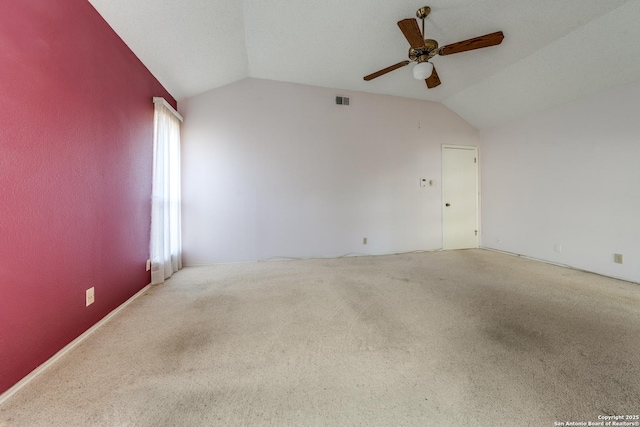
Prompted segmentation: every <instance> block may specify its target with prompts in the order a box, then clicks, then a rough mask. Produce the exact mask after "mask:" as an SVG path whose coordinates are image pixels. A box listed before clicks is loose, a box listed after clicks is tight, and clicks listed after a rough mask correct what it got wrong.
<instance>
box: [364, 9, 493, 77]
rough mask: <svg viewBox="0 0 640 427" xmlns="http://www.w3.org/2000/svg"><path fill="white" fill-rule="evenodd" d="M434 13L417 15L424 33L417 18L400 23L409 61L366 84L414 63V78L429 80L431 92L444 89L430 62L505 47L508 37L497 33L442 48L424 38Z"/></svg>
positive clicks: (377, 72) (427, 12)
mask: <svg viewBox="0 0 640 427" xmlns="http://www.w3.org/2000/svg"><path fill="white" fill-rule="evenodd" d="M429 13H431V8H430V7H429V6H425V7H421V8H420V9H418V11H417V12H416V16H417V17H418V18H419V19H421V20H422V33H420V28H419V27H418V21H416V20H415V19H413V18H407V19H403V20H402V21H398V27H400V31H402V34H404V36H405V38H406V39H407V41H408V42H409V45H410V46H411V47H410V48H409V61H402V62H398V63H397V64H395V65H392V66H390V67H387V68H384V69H382V70H380V71H376V72H375V73H373V74H369V75H368V76H365V77H364V79H365V80H366V81H369V80H373V79H375V78H376V77H380V76H382V75H384V74H387V73H389V72H391V71H393V70H397V69H398V68H402V67H404V66H405V65H409V64H410V63H411V62H417V65H416V66H415V67H414V69H413V76H414V77H415V78H416V79H418V80H423V79H424V80H425V81H426V83H427V87H428V88H429V89H431V88H434V87H436V86H438V85H440V83H441V82H440V78H439V77H438V73H437V72H436V69H435V67H434V66H433V64H432V63H431V62H429V60H430V59H431V58H433V57H434V56H436V55H451V54H454V53H460V52H466V51H468V50H474V49H481V48H483V47H489V46H495V45H499V44H500V43H502V39H504V34H503V33H502V31H498V32H496V33H491V34H485V35H484V36H479V37H475V38H472V39H469V40H463V41H461V42H458V43H453V44H449V45H446V46H443V47H438V42H437V41H435V40H432V39H425V38H424V20H425V18H426V17H427V16H429Z"/></svg>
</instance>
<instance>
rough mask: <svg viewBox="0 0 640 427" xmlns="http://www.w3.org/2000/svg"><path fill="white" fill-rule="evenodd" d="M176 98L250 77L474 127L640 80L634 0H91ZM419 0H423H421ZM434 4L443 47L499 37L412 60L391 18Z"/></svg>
mask: <svg viewBox="0 0 640 427" xmlns="http://www.w3.org/2000/svg"><path fill="white" fill-rule="evenodd" d="M89 1H90V2H91V4H93V6H94V7H95V8H96V9H97V10H98V11H99V12H100V14H102V16H103V17H104V18H105V19H106V20H107V22H108V23H109V24H110V25H111V26H112V27H113V29H114V30H115V31H116V32H117V33H118V34H119V35H120V37H121V38H122V39H123V40H124V41H125V43H127V45H128V46H129V47H130V48H131V50H133V52H134V53H135V54H136V55H137V56H138V57H139V58H140V59H141V60H142V62H143V63H144V64H145V65H146V66H147V67H148V68H149V70H150V71H151V72H152V73H153V74H154V75H155V76H156V77H157V78H158V80H160V82H161V83H162V84H163V85H164V86H165V87H166V88H167V90H169V92H170V93H171V94H172V95H173V96H174V97H175V98H176V99H178V100H181V99H184V98H187V97H190V96H193V95H197V94H199V93H202V92H205V91H208V90H211V89H214V88H217V87H220V86H224V85H226V84H229V83H231V82H234V81H236V80H240V79H243V78H246V77H254V78H261V79H270V80H279V81H286V82H293V83H302V84H309V85H315V86H324V87H331V88H336V89H344V90H354V91H364V92H371V93H379V94H387V95H396V96H403V97H409V98H417V99H423V100H429V101H437V102H442V103H443V104H445V105H446V106H448V107H449V108H451V109H452V110H454V111H455V112H457V113H458V114H460V115H461V116H462V117H464V118H465V119H466V120H467V121H469V122H470V123H471V124H473V125H474V126H476V127H477V128H478V129H486V128H489V127H492V126H495V125H498V124H501V123H504V122H506V121H508V120H511V119H514V118H517V117H520V116H523V115H526V114H530V113H533V112H536V111H541V110H545V109H548V108H551V107H553V106H556V105H560V104H563V103H566V102H569V101H571V100H574V99H578V98H580V97H582V96H585V95H587V94H590V93H594V92H597V91H600V90H604V89H606V88H608V87H611V86H615V85H619V84H624V83H628V82H631V81H635V80H639V79H640V55H638V53H639V52H640V25H638V24H637V21H638V20H639V19H640V1H638V0H536V1H531V0H422V1H413V2H409V1H406V0H322V1H318V0H314V1H311V0H243V1H240V0H89ZM423 2H424V3H423ZM426 5H428V6H430V7H431V9H432V12H431V15H429V17H428V18H427V21H426V36H427V38H433V39H436V40H438V42H439V43H440V45H441V46H443V45H447V44H450V43H454V42H457V41H461V40H464V39H468V38H471V37H475V36H479V35H483V34H487V33H491V32H494V31H498V30H502V31H503V32H504V34H505V39H504V41H503V43H502V44H501V45H500V46H496V47H490V48H486V49H480V50H477V51H472V52H464V53H459V54H455V55H450V56H443V57H439V56H438V57H435V58H434V59H433V60H432V62H433V63H434V64H435V66H436V68H437V70H438V74H439V76H440V79H441V80H442V85H440V86H438V87H437V88H435V89H427V88H426V85H425V84H424V82H423V81H417V80H414V79H413V77H412V75H411V66H407V67H404V68H402V69H399V70H396V71H393V72H392V73H389V74H387V75H385V76H382V77H379V78H377V79H375V80H372V81H370V82H365V81H364V80H363V79H362V77H363V76H365V75H367V74H370V73H372V72H374V71H377V70H379V69H382V68H385V67H387V66H389V65H392V64H395V63H397V62H400V61H403V60H405V59H406V57H407V52H408V48H409V46H408V43H407V41H406V40H405V39H404V37H403V35H402V33H401V32H400V30H399V29H398V27H397V25H396V22H397V21H399V20H401V19H404V18H410V17H415V11H416V10H417V9H418V8H419V7H421V6H426Z"/></svg>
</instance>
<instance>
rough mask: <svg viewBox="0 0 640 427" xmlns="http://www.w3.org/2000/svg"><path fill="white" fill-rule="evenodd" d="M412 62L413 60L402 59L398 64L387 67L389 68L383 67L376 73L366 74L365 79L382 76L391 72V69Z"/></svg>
mask: <svg viewBox="0 0 640 427" xmlns="http://www.w3.org/2000/svg"><path fill="white" fill-rule="evenodd" d="M410 62H411V61H402V62H398V63H397V64H395V65H392V66H390V67H387V68H385V69H383V70H380V71H376V72H375V73H373V74H369V75H368V76H365V77H364V79H365V80H366V81H369V80H373V79H375V78H376V77H380V76H382V75H383V74H387V73H390V72H391V71H393V70H397V69H398V68H402V67H404V66H405V65H409V63H410Z"/></svg>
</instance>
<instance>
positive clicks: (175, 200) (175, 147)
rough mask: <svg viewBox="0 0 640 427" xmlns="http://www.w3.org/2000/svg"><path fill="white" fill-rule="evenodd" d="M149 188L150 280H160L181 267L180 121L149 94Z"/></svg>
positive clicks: (160, 100) (171, 111) (163, 279)
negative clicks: (151, 113)
mask: <svg viewBox="0 0 640 427" xmlns="http://www.w3.org/2000/svg"><path fill="white" fill-rule="evenodd" d="M153 103H154V119H153V122H154V130H153V189H152V201H151V244H150V252H151V283H152V284H154V285H155V284H158V283H162V282H164V281H165V279H167V278H168V277H170V276H171V275H172V274H173V273H174V272H176V271H178V270H179V269H181V268H182V236H181V231H180V229H181V220H180V122H181V121H182V117H181V116H180V114H178V113H177V112H176V111H175V110H174V109H173V107H171V105H170V104H168V103H167V101H165V100H164V99H163V98H153Z"/></svg>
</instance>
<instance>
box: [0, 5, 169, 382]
mask: <svg viewBox="0 0 640 427" xmlns="http://www.w3.org/2000/svg"><path fill="white" fill-rule="evenodd" d="M153 96H163V97H165V99H167V100H168V101H169V102H170V103H172V104H173V105H174V107H175V100H174V99H173V98H172V97H171V96H170V95H169V93H168V92H167V91H166V90H165V89H164V88H163V87H162V86H161V85H160V83H159V82H158V81H157V80H156V79H155V78H154V77H153V76H152V75H151V73H150V72H149V71H148V70H147V69H146V68H145V67H144V65H142V63H141V62H140V61H139V60H138V59H137V58H136V57H135V55H134V54H133V53H132V52H131V51H130V50H129V49H128V48H127V46H126V45H125V44H124V43H123V42H122V40H121V39H120V38H119V37H118V36H117V35H116V34H115V32H114V31H113V30H112V29H111V28H110V27H109V25H108V24H107V23H106V22H105V21H104V20H103V19H102V17H101V16H100V15H99V14H98V13H97V12H96V10H95V9H93V7H92V6H91V4H90V3H89V2H88V1H86V0H46V1H42V0H5V1H3V3H2V12H1V13H0V393H2V392H4V391H6V390H7V389H8V388H10V387H11V386H12V385H14V384H15V383H16V382H18V381H19V380H20V379H21V378H23V377H24V376H25V375H27V374H28V373H29V372H30V371H32V370H33V369H34V368H36V367H37V366H38V365H40V364H41V363H43V362H45V361H46V360H47V359H48V358H49V357H51V356H52V355H54V354H55V353H56V352H57V351H59V350H60V349H61V348H63V347H64V346H65V345H67V344H68V343H69V342H71V341H72V340H73V339H74V338H76V337H77V336H78V335H80V334H82V333H83V332H84V331H86V330H87V329H88V328H89V327H91V326H92V325H93V324H95V323H96V322H97V321H99V320H100V319H101V318H102V317H104V316H105V315H106V314H108V313H109V312H110V311H111V310H113V309H114V308H116V307H117V306H118V305H120V304H121V303H123V302H124V301H126V300H127V299H128V298H129V297H131V296H132V295H134V294H135V293H136V292H137V291H139V290H140V289H142V288H143V287H144V286H146V285H147V284H148V283H149V281H150V275H149V273H148V272H146V271H145V262H146V259H147V258H148V252H149V228H150V222H151V220H150V218H151V203H150V199H151V172H152V144H153V104H152V97H153ZM91 286H94V287H95V295H96V302H95V303H94V304H93V305H92V306H89V307H85V290H86V289H87V288H89V287H91Z"/></svg>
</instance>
